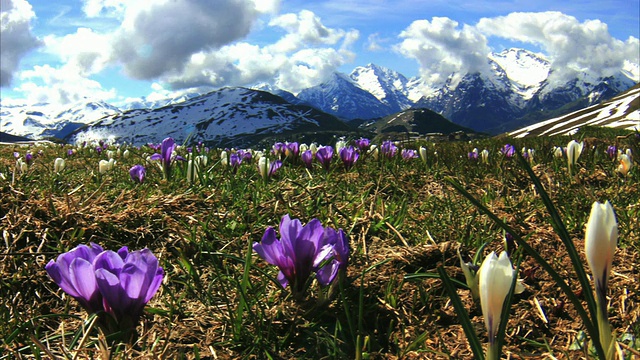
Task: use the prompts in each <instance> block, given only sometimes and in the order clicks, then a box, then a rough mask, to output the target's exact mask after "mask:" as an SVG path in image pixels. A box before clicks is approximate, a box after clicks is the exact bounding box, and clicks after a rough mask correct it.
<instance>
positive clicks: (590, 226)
mask: <svg viewBox="0 0 640 360" xmlns="http://www.w3.org/2000/svg"><path fill="white" fill-rule="evenodd" d="M617 243H618V223H617V222H616V215H615V214H614V212H613V207H612V206H611V203H610V202H609V201H607V202H605V203H604V204H601V203H599V202H597V201H596V202H594V203H593V205H592V206H591V214H590V215H589V220H588V221H587V229H586V231H585V242H584V249H585V253H586V255H587V262H588V263H589V267H590V268H591V272H592V273H593V278H594V279H595V282H596V287H599V288H600V289H602V290H604V289H606V286H607V280H609V273H610V272H611V263H612V262H613V254H614V253H615V251H616V246H617Z"/></svg>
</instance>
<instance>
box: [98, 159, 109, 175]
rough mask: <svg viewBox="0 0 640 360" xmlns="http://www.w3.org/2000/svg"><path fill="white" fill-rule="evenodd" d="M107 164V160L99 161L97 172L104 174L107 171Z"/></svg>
mask: <svg viewBox="0 0 640 360" xmlns="http://www.w3.org/2000/svg"><path fill="white" fill-rule="evenodd" d="M109 167H110V165H109V162H108V161H107V160H100V162H99V163H98V172H99V173H100V174H104V173H105V172H107V171H109Z"/></svg>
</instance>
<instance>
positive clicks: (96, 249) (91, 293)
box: [45, 243, 103, 313]
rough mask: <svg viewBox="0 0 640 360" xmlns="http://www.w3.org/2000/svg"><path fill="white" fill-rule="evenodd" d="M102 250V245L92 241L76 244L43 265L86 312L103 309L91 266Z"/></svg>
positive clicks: (52, 277)
mask: <svg viewBox="0 0 640 360" xmlns="http://www.w3.org/2000/svg"><path fill="white" fill-rule="evenodd" d="M102 251H103V249H102V247H101V246H100V245H96V244H94V243H91V244H89V246H87V245H84V244H83V245H78V246H76V247H75V248H74V249H72V250H70V251H68V252H66V253H64V254H60V255H58V258H57V259H56V260H55V261H54V260H51V261H49V263H48V264H47V265H46V266H45V270H46V271H47V274H49V276H50V277H51V279H53V281H55V283H56V284H58V286H60V288H61V289H62V290H63V291H64V292H66V293H67V294H69V295H71V296H72V297H73V298H74V299H76V300H77V301H78V302H79V303H80V305H82V307H83V308H84V309H85V310H87V312H88V313H95V312H98V311H100V310H103V307H102V294H101V293H100V291H99V290H98V285H97V283H96V278H95V274H94V270H95V269H94V267H93V263H94V260H95V258H96V257H97V256H98V254H100V253H101V252H102Z"/></svg>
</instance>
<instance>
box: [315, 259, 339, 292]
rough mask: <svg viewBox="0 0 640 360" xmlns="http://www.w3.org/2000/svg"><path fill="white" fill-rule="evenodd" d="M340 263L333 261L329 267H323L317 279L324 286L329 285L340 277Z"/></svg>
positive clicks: (317, 273)
mask: <svg viewBox="0 0 640 360" xmlns="http://www.w3.org/2000/svg"><path fill="white" fill-rule="evenodd" d="M339 269H340V262H339V261H338V260H336V259H333V260H331V262H329V263H328V264H327V265H325V266H323V267H322V268H320V269H319V270H318V271H317V272H316V279H318V282H319V283H320V284H322V285H325V286H326V285H329V284H331V282H332V281H333V279H335V278H336V276H337V275H338V270H339Z"/></svg>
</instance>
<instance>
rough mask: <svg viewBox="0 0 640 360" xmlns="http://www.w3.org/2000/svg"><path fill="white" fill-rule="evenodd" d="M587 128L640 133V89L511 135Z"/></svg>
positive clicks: (569, 131) (570, 131) (544, 134)
mask: <svg viewBox="0 0 640 360" xmlns="http://www.w3.org/2000/svg"><path fill="white" fill-rule="evenodd" d="M585 125H590V126H606V127H612V128H622V129H627V130H639V131H640V85H636V86H634V87H633V88H631V89H629V90H627V91H625V92H624V93H622V94H619V95H617V96H615V97H613V98H611V99H609V100H607V101H605V102H602V103H600V104H597V105H593V106H590V107H587V108H584V109H580V110H579V111H575V112H572V113H570V114H566V115H563V116H559V117H555V118H552V119H549V120H545V121H541V122H538V123H536V124H534V125H530V126H527V127H524V128H521V129H518V130H515V131H513V132H511V133H509V135H511V136H514V137H517V138H521V137H527V136H551V135H570V134H573V133H574V132H576V131H577V130H578V129H579V128H580V127H582V126H585Z"/></svg>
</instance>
